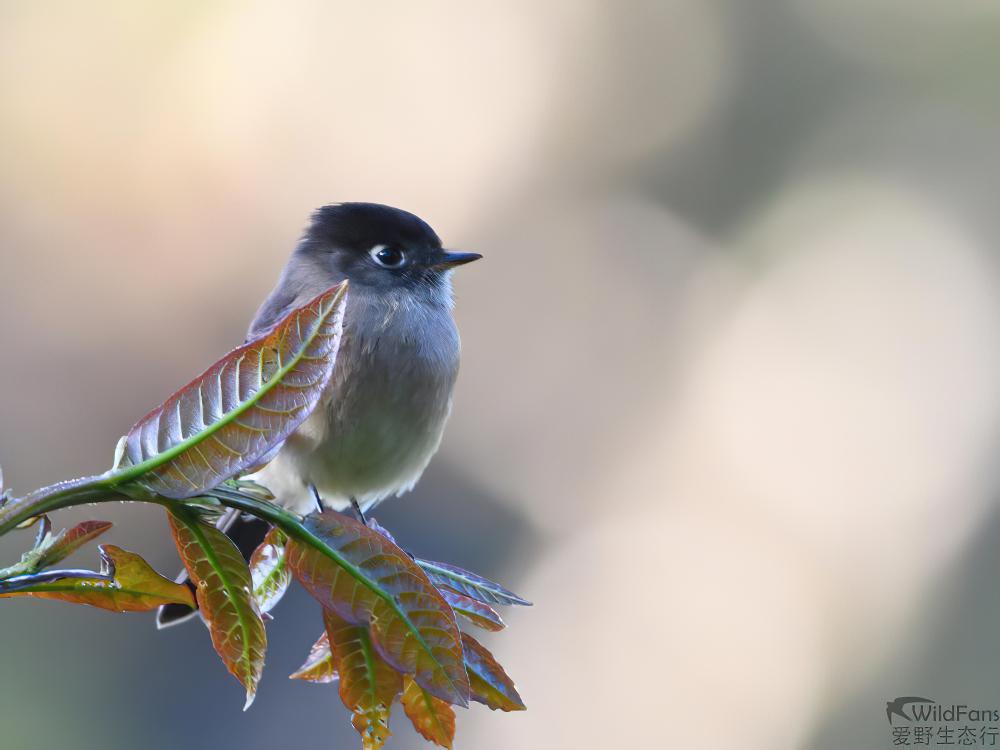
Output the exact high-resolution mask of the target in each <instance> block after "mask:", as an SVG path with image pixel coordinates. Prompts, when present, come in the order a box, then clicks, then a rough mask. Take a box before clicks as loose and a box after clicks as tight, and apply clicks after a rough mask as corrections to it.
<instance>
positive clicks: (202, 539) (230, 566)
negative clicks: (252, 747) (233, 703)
mask: <svg viewBox="0 0 1000 750" xmlns="http://www.w3.org/2000/svg"><path fill="white" fill-rule="evenodd" d="M168 517H169V519H170V528H171V530H172V531H173V533H174V541H175V542H176V544H177V551H178V552H179V553H180V557H181V560H183V562H184V567H185V568H186V569H187V572H188V576H190V577H191V580H192V581H193V582H194V584H195V587H196V592H197V597H198V608H199V609H200V610H201V614H202V616H203V617H204V618H205V622H206V623H207V624H208V629H209V632H210V633H211V635H212V645H213V646H214V647H215V651H216V653H218V654H219V656H220V657H221V658H222V661H223V663H224V664H225V665H226V667H227V668H228V669H229V671H230V672H231V673H232V674H233V676H234V677H236V679H237V680H239V681H240V683H242V685H243V686H244V687H245V688H246V691H247V701H246V704H245V705H244V706H243V709H244V710H246V709H247V708H249V707H250V704H251V703H253V699H254V695H255V694H256V692H257V683H258V682H259V681H260V676H261V672H262V671H263V669H264V652H265V651H266V650H267V633H266V632H265V630H264V622H263V620H261V617H260V610H259V609H258V608H257V602H256V601H255V600H254V598H253V595H252V593H251V591H252V584H251V581H250V570H249V568H247V564H246V561H245V560H244V559H243V555H241V554H240V551H239V550H238V549H237V548H236V545H234V544H233V543H232V541H230V539H229V537H227V536H226V535H225V534H223V533H222V532H221V531H219V530H218V529H217V528H215V527H214V526H212V525H211V524H208V523H205V522H203V521H201V520H199V519H198V517H197V516H196V515H195V514H194V513H193V512H192V511H191V510H190V509H188V508H183V507H180V508H176V509H174V510H171V512H170V514H169V516H168Z"/></svg>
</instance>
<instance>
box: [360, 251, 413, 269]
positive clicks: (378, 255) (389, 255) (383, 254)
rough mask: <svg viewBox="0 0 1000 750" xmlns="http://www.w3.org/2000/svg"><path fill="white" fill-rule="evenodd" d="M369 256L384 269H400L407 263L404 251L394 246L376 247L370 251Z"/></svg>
mask: <svg viewBox="0 0 1000 750" xmlns="http://www.w3.org/2000/svg"><path fill="white" fill-rule="evenodd" d="M368 254H369V255H371V256H372V260H374V261H375V262H376V263H378V264H379V265H380V266H382V267H383V268H399V267H400V266H402V265H403V263H405V262H406V255H405V254H404V253H403V251H402V250H400V249H399V248H398V247H393V246H392V245H376V246H375V247H373V248H372V249H371V250H369V251H368Z"/></svg>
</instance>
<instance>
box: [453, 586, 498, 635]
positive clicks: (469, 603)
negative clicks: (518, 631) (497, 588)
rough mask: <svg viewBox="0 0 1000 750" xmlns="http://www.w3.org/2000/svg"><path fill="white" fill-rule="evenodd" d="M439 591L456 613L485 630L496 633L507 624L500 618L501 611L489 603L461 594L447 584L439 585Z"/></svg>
mask: <svg viewBox="0 0 1000 750" xmlns="http://www.w3.org/2000/svg"><path fill="white" fill-rule="evenodd" d="M438 591H440V592H441V596H443V597H444V600H445V601H446V602H448V604H450V605H451V608H452V609H453V610H454V611H455V614H456V615H458V616H459V617H462V618H463V619H465V620H468V621H469V622H471V623H472V624H473V625H476V626H478V627H480V628H482V629H483V630H491V631H493V632H494V633H495V632H498V631H500V630H503V629H504V628H505V627H507V625H506V624H505V623H504V621H503V620H501V619H500V613H499V612H497V611H496V610H495V609H493V607H491V606H490V605H489V604H483V603H482V602H479V601H476V600H475V599H473V598H472V597H469V596H465V595H464V594H459V593H458V592H457V591H452V590H451V589H449V588H446V587H445V586H439V587H438Z"/></svg>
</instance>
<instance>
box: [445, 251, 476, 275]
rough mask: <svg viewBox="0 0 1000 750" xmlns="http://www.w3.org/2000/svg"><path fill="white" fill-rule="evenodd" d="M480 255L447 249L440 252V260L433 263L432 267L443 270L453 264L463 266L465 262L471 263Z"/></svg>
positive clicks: (452, 266) (453, 265)
mask: <svg viewBox="0 0 1000 750" xmlns="http://www.w3.org/2000/svg"><path fill="white" fill-rule="evenodd" d="M482 257H483V256H482V255H480V254H479V253H454V252H451V251H450V250H447V251H445V252H444V253H442V254H441V257H440V260H438V262H437V263H435V264H434V268H437V269H441V270H444V269H447V268H454V267H455V266H464V265H465V264H466V263H471V262H472V261H474V260H479V259H480V258H482Z"/></svg>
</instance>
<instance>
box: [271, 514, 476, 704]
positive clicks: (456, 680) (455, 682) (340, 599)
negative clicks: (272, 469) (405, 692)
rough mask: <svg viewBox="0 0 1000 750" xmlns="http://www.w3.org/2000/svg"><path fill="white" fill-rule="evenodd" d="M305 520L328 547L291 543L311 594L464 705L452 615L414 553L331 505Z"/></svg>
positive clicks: (434, 689)
mask: <svg viewBox="0 0 1000 750" xmlns="http://www.w3.org/2000/svg"><path fill="white" fill-rule="evenodd" d="M304 526H305V528H306V530H308V531H309V532H311V533H312V534H313V535H315V536H316V537H318V539H317V541H318V542H321V543H323V544H324V545H326V549H327V550H328V552H323V551H320V550H319V549H317V548H316V547H313V546H311V545H309V544H307V543H305V542H300V541H299V540H297V539H291V540H289V542H288V564H289V566H290V567H291V569H292V572H293V573H294V574H295V577H296V578H297V579H298V580H299V581H300V582H301V583H302V585H303V586H304V587H305V588H306V589H307V590H308V591H309V593H310V594H312V596H313V597H314V598H315V599H316V600H317V601H318V602H319V603H320V604H322V605H323V607H324V608H325V609H329V610H333V611H334V612H336V613H337V615H339V616H340V617H341V618H342V619H344V620H346V621H347V622H348V623H350V624H352V625H363V626H370V632H371V635H372V639H373V641H374V643H375V647H376V648H377V649H378V651H379V653H380V654H381V655H382V657H383V658H384V659H385V660H386V661H387V662H389V663H390V664H391V665H392V666H393V667H395V668H396V669H397V670H399V671H400V672H406V673H409V674H413V675H414V678H415V679H416V681H417V682H418V683H419V684H420V685H421V686H422V687H424V688H426V689H427V690H428V691H429V692H430V693H432V694H433V695H436V696H437V697H438V698H441V699H442V700H446V701H448V702H449V703H456V704H459V705H462V706H467V705H468V697H469V679H468V675H467V674H466V672H465V666H464V662H463V661H462V642H461V636H460V633H459V630H458V625H457V624H456V622H455V615H454V613H453V612H452V610H451V607H449V606H448V603H447V602H446V601H445V600H444V599H443V598H442V597H441V594H440V593H439V592H438V591H437V589H435V588H434V586H433V585H431V583H430V581H429V580H427V576H426V575H425V574H424V573H423V571H422V570H421V569H420V568H418V567H417V566H416V565H415V564H414V562H413V561H412V560H411V559H410V556H409V555H407V554H406V553H405V552H404V551H403V550H401V549H400V548H399V547H397V546H396V545H395V544H393V543H392V542H390V541H389V540H388V539H386V538H385V537H384V536H382V535H381V534H378V533H376V532H374V531H372V530H371V529H369V528H367V527H366V526H364V525H363V524H360V523H358V522H357V521H355V520H354V519H352V518H348V517H347V516H343V515H341V514H339V513H335V512H333V511H326V512H324V513H322V514H319V515H314V516H310V517H308V518H307V519H306V520H305V523H304ZM341 679H343V673H341Z"/></svg>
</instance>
